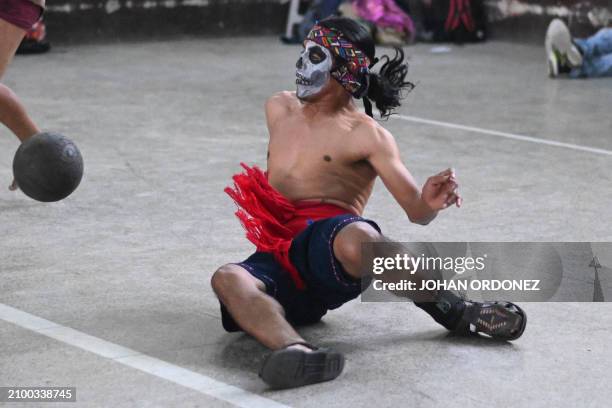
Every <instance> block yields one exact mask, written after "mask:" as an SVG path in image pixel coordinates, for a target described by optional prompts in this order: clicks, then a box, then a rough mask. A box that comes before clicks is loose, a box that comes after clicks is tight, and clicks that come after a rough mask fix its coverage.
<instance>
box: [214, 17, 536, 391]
mask: <svg viewBox="0 0 612 408" xmlns="http://www.w3.org/2000/svg"><path fill="white" fill-rule="evenodd" d="M374 54H375V49H374V43H373V41H372V38H371V37H370V35H369V33H368V31H367V30H366V29H364V28H363V27H361V26H360V25H359V24H358V23H356V22H354V21H351V20H348V19H343V18H330V19H326V20H323V21H321V22H320V23H319V24H318V25H317V26H315V27H314V28H313V29H312V31H311V32H310V33H309V35H308V37H307V39H306V41H305V42H304V49H303V51H302V52H301V54H300V57H299V59H298V62H297V65H296V66H297V72H296V76H297V79H296V83H297V92H295V93H294V92H281V93H279V94H277V95H274V96H272V97H271V98H270V99H269V100H268V101H267V103H266V119H267V125H268V129H269V133H270V142H269V151H268V166H267V167H268V168H267V173H263V172H262V171H261V170H259V169H258V168H256V167H255V168H250V167H248V166H246V165H244V164H243V167H244V168H245V170H246V171H245V173H243V174H238V175H236V176H234V186H233V188H228V189H226V192H228V194H230V196H231V197H232V198H233V199H234V201H235V202H236V203H237V204H238V206H239V207H240V209H239V210H238V212H237V213H236V214H237V216H238V217H239V219H240V220H241V222H242V223H243V225H244V227H245V229H246V230H247V237H248V238H249V239H250V240H251V241H252V242H253V243H254V244H255V245H256V246H257V252H255V253H254V254H253V255H252V256H250V257H249V258H248V259H247V260H245V261H244V262H240V263H236V264H227V265H224V266H222V267H220V268H219V269H218V270H217V271H216V272H215V273H214V275H213V277H212V286H213V289H214V291H215V293H216V294H217V296H218V297H219V300H220V303H221V313H222V322H223V326H224V328H225V329H226V330H228V331H238V330H243V331H245V332H247V333H249V334H250V335H252V336H253V337H255V338H256V339H257V340H258V341H260V342H261V343H262V344H263V345H265V346H267V347H269V348H270V349H272V350H273V352H272V353H271V354H270V356H269V357H268V358H267V359H266V361H265V362H264V364H263V366H262V369H261V372H260V376H261V378H262V379H263V380H264V381H265V382H266V383H268V384H269V385H270V386H271V387H272V388H289V387H296V386H301V385H306V384H311V383H315V382H320V381H327V380H331V379H333V378H335V377H337V376H338V375H339V374H340V372H341V371H342V369H343V366H344V357H343V356H342V355H341V354H340V353H338V352H335V351H332V350H329V349H320V348H316V347H315V346H313V345H310V344H308V343H307V342H305V341H304V339H303V338H302V337H301V336H300V335H299V334H298V333H297V332H296V330H295V329H294V325H300V324H308V323H313V322H316V321H319V320H320V319H321V317H322V316H323V315H324V314H325V313H326V312H327V311H328V310H331V309H335V308H337V307H339V306H341V305H342V304H343V303H345V302H347V301H349V300H351V299H354V298H355V297H357V296H359V294H360V293H361V290H362V285H361V283H362V279H367V278H369V277H367V276H362V269H361V266H360V264H361V261H362V254H361V244H362V243H363V242H382V241H385V239H384V237H383V235H382V234H381V231H380V228H379V227H378V226H377V225H376V223H375V222H373V221H371V220H367V219H365V218H362V217H361V214H362V213H363V211H364V208H365V206H366V203H367V201H368V198H369V197H370V194H371V192H372V188H373V186H374V181H375V179H376V178H377V177H380V178H381V179H382V181H383V182H384V184H385V186H386V187H387V189H388V190H389V191H390V192H391V193H392V194H393V197H394V198H395V199H396V200H397V202H398V203H399V205H400V206H401V207H402V208H403V209H404V210H405V212H406V214H407V216H408V219H409V220H410V221H412V222H415V223H418V224H428V223H429V222H431V221H432V220H433V219H434V218H435V217H436V215H437V213H438V212H439V211H440V210H443V209H446V208H449V207H451V206H453V205H455V206H457V207H460V206H461V201H462V199H461V197H460V195H459V194H458V192H457V188H458V182H457V179H456V176H455V173H454V171H453V170H452V169H447V170H445V171H442V172H441V173H438V174H436V175H434V176H432V177H430V178H429V179H428V180H427V182H426V183H425V185H424V186H423V188H422V189H421V188H419V187H418V186H417V184H416V182H415V181H414V179H413V177H412V176H411V175H410V173H409V171H408V170H407V169H406V167H405V166H404V164H403V163H402V160H401V158H400V153H399V150H398V147H397V145H396V142H395V140H394V139H393V136H392V135H391V134H390V133H389V132H388V131H386V130H385V129H384V128H382V127H381V126H380V125H379V124H378V123H377V122H376V121H375V120H374V119H372V117H371V102H370V100H372V101H373V102H374V103H375V105H376V106H377V108H378V109H379V111H380V112H381V116H388V115H389V113H390V111H391V110H392V109H393V108H395V107H397V106H399V103H400V97H401V91H402V90H403V89H407V88H410V87H411V84H410V83H408V82H405V80H404V78H405V76H406V73H407V66H406V65H405V64H404V62H403V58H404V57H403V53H402V52H401V50H396V55H395V57H394V58H388V57H386V56H385V57H382V59H381V60H382V61H381V62H384V63H383V64H382V66H381V67H380V68H379V70H378V71H379V72H378V73H377V74H375V73H372V72H371V71H370V68H372V66H373V65H375V64H376V63H377V62H378V60H377V59H375V57H374ZM354 98H361V99H363V102H364V105H365V108H366V112H367V113H368V114H364V113H362V112H361V111H360V110H358V109H357V107H356V105H355V103H354ZM428 274H429V272H426V271H416V273H414V275H409V279H413V280H415V281H418V280H421V279H426V278H431V276H428ZM418 286H419V287H420V284H418ZM425 295H426V300H427V301H422V300H421V301H419V302H415V303H416V304H417V306H418V307H420V308H422V309H424V310H425V311H426V312H427V313H429V314H430V315H431V316H432V317H433V318H434V319H435V320H436V321H437V322H439V323H440V324H442V325H443V326H444V327H446V328H447V329H449V330H453V331H455V332H458V333H463V334H470V333H478V332H481V333H484V334H486V335H488V336H490V337H493V338H496V339H502V340H514V339H516V338H518V337H519V336H520V335H521V334H522V333H523V330H524V329H525V323H526V317H525V314H524V312H523V311H522V310H521V309H520V308H519V307H518V306H516V305H514V304H512V303H508V302H488V303H476V302H469V301H466V300H463V299H461V298H460V297H458V296H456V295H455V294H453V293H451V292H447V291H436V292H430V293H427V294H425ZM413 300H415V299H413ZM492 312H493V313H495V314H496V315H497V320H496V322H503V324H501V325H499V324H497V325H495V327H494V328H493V327H491V326H489V325H486V324H485V325H482V324H480V323H479V317H482V316H483V315H485V314H490V313H492Z"/></svg>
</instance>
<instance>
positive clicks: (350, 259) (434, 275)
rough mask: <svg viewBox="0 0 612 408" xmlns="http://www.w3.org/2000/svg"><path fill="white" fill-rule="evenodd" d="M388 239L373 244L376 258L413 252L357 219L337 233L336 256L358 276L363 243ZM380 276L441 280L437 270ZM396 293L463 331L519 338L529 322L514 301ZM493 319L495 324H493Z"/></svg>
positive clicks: (450, 294) (385, 278)
mask: <svg viewBox="0 0 612 408" xmlns="http://www.w3.org/2000/svg"><path fill="white" fill-rule="evenodd" d="M365 242H385V243H386V245H384V246H378V247H373V252H374V254H370V255H373V256H375V257H384V258H387V257H394V256H395V255H396V254H400V253H407V254H409V253H410V252H409V251H408V250H407V248H404V247H403V245H402V244H400V243H397V242H392V241H389V240H387V239H385V238H384V237H383V236H382V235H381V234H380V233H378V231H376V230H375V229H374V228H373V227H372V226H371V225H369V224H368V223H366V222H355V223H353V224H350V225H348V226H346V227H345V228H343V229H342V230H341V231H340V232H339V233H338V235H337V236H336V238H335V240H334V243H333V249H334V255H335V256H336V258H337V259H338V260H339V261H340V263H341V264H342V267H343V268H344V270H345V271H346V273H348V274H349V275H351V276H352V277H354V278H355V279H360V278H362V276H363V275H364V274H365V273H369V272H370V271H365V270H363V269H362V268H363V266H362V265H361V264H362V261H363V259H362V256H363V254H362V243H365ZM379 278H380V279H381V280H383V281H384V282H399V281H400V280H401V279H407V280H411V281H413V282H415V283H416V286H417V287H421V282H422V281H423V280H429V279H434V280H440V279H441V278H442V274H441V273H440V272H439V271H436V270H431V271H428V270H419V269H417V270H415V271H409V270H396V271H386V272H385V273H384V274H382V275H380V276H379ZM392 293H393V294H394V295H396V296H400V297H407V298H409V299H410V300H412V301H414V304H415V305H416V306H417V307H419V308H421V309H423V310H424V311H425V312H427V313H428V314H429V315H430V316H431V317H433V319H434V320H435V321H436V322H438V323H439V324H441V325H442V326H444V327H446V328H447V329H448V330H452V331H455V332H457V333H460V334H471V333H482V334H485V335H488V336H490V337H493V338H496V339H501V340H516V339H517V338H519V337H520V336H521V335H522V334H523V332H524V330H525V326H526V323H527V315H526V314H525V312H524V311H523V310H522V309H521V308H520V307H519V306H517V305H516V304H514V303H511V302H473V301H469V300H465V299H462V298H461V297H460V296H458V295H457V294H455V293H453V292H451V291H448V290H431V291H424V290H419V291H401V290H398V291H393V292H392ZM493 319H496V320H495V324H493V323H492V322H493Z"/></svg>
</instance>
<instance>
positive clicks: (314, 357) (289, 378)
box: [259, 342, 344, 389]
mask: <svg viewBox="0 0 612 408" xmlns="http://www.w3.org/2000/svg"><path fill="white" fill-rule="evenodd" d="M296 344H300V345H302V346H305V347H308V348H309V349H311V350H312V351H311V352H307V351H304V350H299V349H295V348H290V346H294V345H296ZM343 369H344V356H343V355H342V354H341V353H338V352H336V351H332V350H329V349H324V348H317V347H314V346H312V345H311V344H308V343H304V342H297V343H291V344H288V345H287V346H285V347H284V348H282V349H280V350H276V351H274V352H272V353H271V354H270V355H269V356H268V357H267V358H266V360H265V361H264V362H263V365H262V367H261V370H260V371H259V377H261V379H262V380H264V382H265V383H266V384H268V385H269V386H270V388H272V389H283V388H294V387H301V386H303V385H308V384H315V383H318V382H323V381H330V380H333V379H334V378H336V377H338V376H339V375H340V373H341V372H342V370H343Z"/></svg>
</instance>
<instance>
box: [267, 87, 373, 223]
mask: <svg viewBox="0 0 612 408" xmlns="http://www.w3.org/2000/svg"><path fill="white" fill-rule="evenodd" d="M274 98H275V102H274V103H276V104H279V105H281V106H282V110H283V113H284V114H283V115H278V116H279V117H278V119H276V120H274V121H273V122H272V123H270V122H269V129H268V130H269V132H270V142H269V146H268V179H269V181H270V184H271V185H272V186H273V187H274V188H276V189H277V190H278V191H279V192H280V193H281V194H283V195H284V196H285V197H287V198H288V199H290V200H292V201H297V200H316V201H319V202H326V203H331V204H336V205H339V206H341V207H344V208H347V209H350V210H351V211H353V212H356V213H358V214H361V213H362V212H363V209H364V207H365V205H366V203H367V201H368V198H369V197H370V194H371V192H372V188H373V186H374V181H375V179H376V172H375V171H374V169H373V168H372V166H371V165H370V163H369V162H368V161H367V156H368V153H367V147H366V146H365V145H364V143H363V140H362V139H363V136H364V135H363V133H364V132H363V131H358V132H356V131H355V130H356V128H358V127H360V129H362V128H364V126H363V125H364V124H366V126H365V127H368V126H367V125H371V123H369V122H370V121H371V122H372V123H375V122H374V121H373V120H372V119H371V118H369V117H367V116H366V115H365V114H363V113H361V112H359V111H358V110H356V109H354V107H353V106H351V108H350V109H342V110H340V111H339V112H337V113H336V114H334V115H324V114H322V113H321V114H317V115H315V116H312V115H308V114H306V113H305V112H304V110H303V108H304V105H303V104H302V103H301V102H300V101H299V100H298V99H297V98H296V97H295V94H293V93H289V92H283V93H282V94H279V95H277V96H275V97H274Z"/></svg>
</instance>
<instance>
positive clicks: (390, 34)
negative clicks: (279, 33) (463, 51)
mask: <svg viewBox="0 0 612 408" xmlns="http://www.w3.org/2000/svg"><path fill="white" fill-rule="evenodd" d="M410 1H415V2H421V1H431V0H410ZM338 12H340V14H342V16H344V17H347V18H350V19H352V20H357V21H359V22H362V23H363V25H365V26H366V27H368V28H369V29H370V32H371V34H372V35H373V36H374V37H375V39H376V41H377V42H378V43H379V44H389V45H403V44H405V43H410V42H413V41H414V38H415V28H414V24H413V22H412V19H411V18H410V16H409V15H408V14H407V13H406V12H404V11H403V10H402V8H400V7H399V6H398V4H397V3H396V2H395V0H347V1H345V0H313V1H312V3H311V4H310V6H309V7H308V9H307V10H306V12H305V13H304V17H303V20H302V22H301V23H300V25H299V27H298V29H297V32H296V34H295V36H294V37H293V38H284V37H283V38H281V39H282V41H283V42H285V43H295V44H301V43H302V41H303V40H304V38H306V35H307V34H308V33H309V32H310V29H311V28H312V26H313V25H314V24H315V23H316V22H317V21H319V20H323V19H324V18H326V17H329V16H331V15H334V14H337V13H338Z"/></svg>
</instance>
